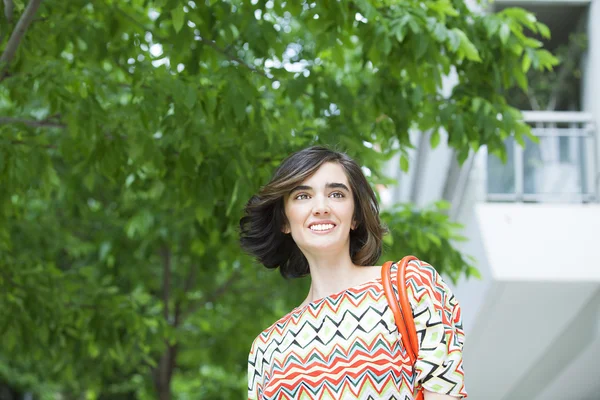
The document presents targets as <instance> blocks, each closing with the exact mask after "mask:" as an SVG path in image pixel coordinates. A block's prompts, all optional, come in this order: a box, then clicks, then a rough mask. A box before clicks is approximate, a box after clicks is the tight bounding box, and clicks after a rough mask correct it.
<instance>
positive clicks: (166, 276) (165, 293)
mask: <svg viewBox="0 0 600 400" xmlns="http://www.w3.org/2000/svg"><path fill="white" fill-rule="evenodd" d="M160 256H161V258H162V260H163V286H162V301H163V307H164V309H163V315H164V317H165V321H167V323H168V322H169V318H170V314H169V297H170V295H171V251H170V250H169V249H168V248H167V247H166V246H164V247H163V248H162V249H161V250H160Z"/></svg>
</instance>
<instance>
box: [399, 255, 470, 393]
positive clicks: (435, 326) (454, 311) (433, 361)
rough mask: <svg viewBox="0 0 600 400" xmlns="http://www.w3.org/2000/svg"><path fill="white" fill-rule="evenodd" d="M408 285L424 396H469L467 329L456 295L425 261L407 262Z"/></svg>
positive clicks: (417, 368) (419, 373)
mask: <svg viewBox="0 0 600 400" xmlns="http://www.w3.org/2000/svg"><path fill="white" fill-rule="evenodd" d="M406 285H407V294H408V298H409V300H410V303H411V307H412V311H413V316H414V321H415V328H416V330H417V336H418V338H419V354H418V359H417V362H416V364H415V370H416V373H417V376H416V380H417V383H418V384H420V385H421V386H422V387H423V389H424V395H425V399H426V400H441V399H460V398H463V397H466V396H467V392H466V391H465V385H464V372H463V366H462V350H463V342H464V331H463V328H462V318H461V309H460V306H459V304H458V302H457V300H456V298H455V297H454V295H453V294H452V291H451V290H450V288H449V287H448V285H446V283H445V282H444V281H443V280H442V278H441V277H440V275H439V274H438V273H437V271H436V270H435V269H434V268H433V267H432V266H431V265H429V264H427V263H425V262H420V261H414V262H411V263H409V264H408V266H407V269H406Z"/></svg>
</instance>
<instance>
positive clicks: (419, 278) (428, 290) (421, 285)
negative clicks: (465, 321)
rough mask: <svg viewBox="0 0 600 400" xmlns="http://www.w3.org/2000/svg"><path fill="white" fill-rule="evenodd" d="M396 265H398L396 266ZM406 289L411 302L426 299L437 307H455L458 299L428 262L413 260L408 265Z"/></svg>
mask: <svg viewBox="0 0 600 400" xmlns="http://www.w3.org/2000/svg"><path fill="white" fill-rule="evenodd" d="M394 267H396V266H394ZM405 277H406V282H405V284H406V289H407V292H408V294H409V297H410V298H411V303H413V304H415V303H417V304H420V303H423V301H424V300H427V302H428V303H432V305H434V306H435V308H454V307H455V303H456V299H455V298H454V294H453V293H452V290H451V289H450V287H449V286H448V285H447V284H446V282H445V281H444V279H443V278H442V276H441V275H440V274H439V273H438V272H437V270H436V269H435V268H434V267H433V266H432V265H431V264H429V263H428V262H426V261H422V260H412V261H410V262H409V263H408V264H407V266H406V276H405Z"/></svg>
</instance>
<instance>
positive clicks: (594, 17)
mask: <svg viewBox="0 0 600 400" xmlns="http://www.w3.org/2000/svg"><path fill="white" fill-rule="evenodd" d="M587 35H588V50H587V52H586V56H585V57H584V59H583V79H582V85H583V87H582V89H583V90H582V92H583V102H582V103H583V111H586V112H589V113H590V114H592V116H593V118H594V122H595V128H596V143H595V144H596V157H597V158H596V160H595V166H594V171H590V172H591V173H592V174H593V176H594V184H595V189H596V199H600V165H599V164H600V161H599V160H598V157H600V99H599V98H598V94H599V93H600V0H591V1H590V6H589V15H588V23H587Z"/></svg>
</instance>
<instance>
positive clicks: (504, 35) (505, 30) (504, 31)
mask: <svg viewBox="0 0 600 400" xmlns="http://www.w3.org/2000/svg"><path fill="white" fill-rule="evenodd" d="M509 36H510V27H509V26H508V24H506V23H504V24H502V26H501V27H500V41H502V44H506V42H508V37H509Z"/></svg>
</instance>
